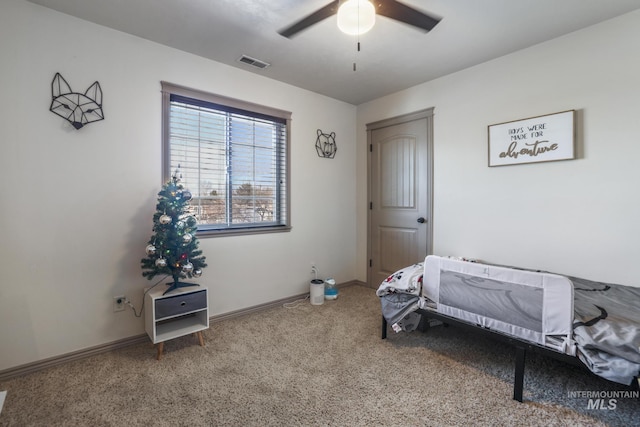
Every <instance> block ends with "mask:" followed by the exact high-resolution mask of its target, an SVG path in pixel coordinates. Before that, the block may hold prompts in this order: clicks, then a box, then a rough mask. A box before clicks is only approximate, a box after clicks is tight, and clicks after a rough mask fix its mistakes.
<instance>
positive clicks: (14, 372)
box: [0, 280, 366, 381]
mask: <svg viewBox="0 0 640 427" xmlns="http://www.w3.org/2000/svg"><path fill="white" fill-rule="evenodd" d="M352 285H362V286H366V284H365V283H363V282H360V281H358V280H352V281H350V282H345V283H342V284H339V285H338V287H339V288H344V287H347V286H352ZM308 296H309V293H304V294H299V295H294V296H291V297H287V298H281V299H278V300H275V301H270V302H267V303H264V304H259V305H254V306H252V307H248V308H243V309H241V310H236V311H231V312H228V313H223V314H217V315H215V316H211V317H210V318H209V324H211V323H217V322H222V321H223V320H229V319H233V318H236V317H240V316H245V315H247V314H252V313H257V312H260V311H264V310H268V309H271V308H275V307H279V306H281V305H283V304H286V303H290V302H293V301H297V300H299V299H302V298H305V297H308ZM148 341H150V340H149V336H148V335H147V334H140V335H135V336H132V337H128V338H122V339H119V340H117V341H112V342H109V343H106V344H100V345H97V346H94V347H89V348H85V349H82V350H77V351H74V352H71V353H66V354H62V355H60V356H54V357H50V358H48V359H43V360H39V361H36V362H32V363H27V364H25V365H20V366H16V367H14V368H9V369H5V370H3V371H0V381H5V380H8V379H10V378H15V377H19V376H22V375H28V374H31V373H34V372H37V371H41V370H43V369H46V368H50V367H52V366H58V365H62V364H64V363H68V362H72V361H74V360H79V359H85V358H87V357H90V356H94V355H96V354H100V353H106V352H109V351H114V350H117V349H119V348H123V347H128V346H131V345H136V344H141V343H144V342H148Z"/></svg>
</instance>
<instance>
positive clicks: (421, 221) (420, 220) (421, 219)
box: [418, 217, 426, 224]
mask: <svg viewBox="0 0 640 427" xmlns="http://www.w3.org/2000/svg"><path fill="white" fill-rule="evenodd" d="M425 221H426V219H424V218H423V217H420V218H418V222H419V223H420V224H424V222H425Z"/></svg>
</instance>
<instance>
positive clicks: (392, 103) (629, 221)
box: [357, 11, 640, 286]
mask: <svg viewBox="0 0 640 427" xmlns="http://www.w3.org/2000/svg"><path fill="white" fill-rule="evenodd" d="M638 40H640V11H636V12H632V13H629V14H627V15H624V16H621V17H619V18H616V19H613V20H610V21H607V22H604V23H601V24H599V25H595V26H593V27H590V28H587V29H584V30H582V31H578V32H575V33H572V34H569V35H567V36H565V37H562V38H559V39H555V40H552V41H550V42H546V43H543V44H540V45H537V46H534V47H532V48H529V49H526V50H523V51H519V52H516V53H514V54H511V55H507V56H504V57H502V58H499V59H496V60H493V61H491V62H488V63H485V64H482V65H479V66H476V67H473V68H470V69H467V70H464V71H461V72H458V73H455V74H452V75H449V76H446V77H443V78H440V79H438V80H435V81H432V82H429V83H425V84H422V85H419V86H415V87H412V88H410V89H408V90H405V91H402V92H398V93H395V94H392V95H390V96H387V97H385V98H381V99H378V100H375V101H372V102H370V103H368V104H364V105H361V106H359V107H358V129H357V131H358V155H357V169H358V218H359V219H360V220H361V221H360V222H359V223H358V277H359V279H360V280H365V278H366V262H365V258H366V250H367V248H366V221H365V220H364V218H366V215H367V213H366V208H365V207H366V176H367V171H366V169H367V163H366V162H367V161H366V157H367V154H366V134H365V126H366V124H367V123H370V122H374V121H377V120H380V119H384V118H387V117H393V116H398V115H401V114H406V113H409V112H413V111H417V110H421V109H424V108H427V107H435V116H434V132H435V135H434V138H435V145H434V159H435V167H434V175H435V176H434V198H435V202H434V210H435V212H434V218H433V221H434V253H436V254H440V255H456V256H467V257H473V258H479V259H482V260H486V261H489V262H495V263H501V264H510V265H517V266H522V267H529V268H537V269H545V270H549V271H555V272H560V273H565V274H571V275H575V276H578V277H585V278H589V279H593V280H603V281H611V282H618V283H623V284H627V285H633V286H640V280H639V279H638V277H637V272H636V266H637V265H638V260H640V244H638V239H639V237H640V221H638V218H640V198H639V197H638V183H640V167H638V161H639V159H640V143H639V133H638V118H639V117H640V102H639V100H640V84H639V83H638V82H639V76H640V56H639V55H638V54H637V52H638ZM570 109H575V110H577V116H578V159H577V160H571V161H560V162H552V163H538V164H528V165H517V166H507V167H497V168H489V167H487V126H488V125H491V124H496V123H502V122H506V121H511V120H518V119H523V118H528V117H534V116H538V115H544V114H550V113H555V112H560V111H565V110H570Z"/></svg>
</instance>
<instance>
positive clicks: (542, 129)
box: [489, 110, 575, 167]
mask: <svg viewBox="0 0 640 427" xmlns="http://www.w3.org/2000/svg"><path fill="white" fill-rule="evenodd" d="M574 127H575V110H570V111H563V112H561V113H555V114H549V115H546V116H538V117H532V118H530V119H524V120H515V121H512V122H506V123H499V124H496V125H490V126H489V167H492V166H506V165H516V164H521V163H536V162H550V161H555V160H570V159H574V158H575V150H574V146H575V130H574Z"/></svg>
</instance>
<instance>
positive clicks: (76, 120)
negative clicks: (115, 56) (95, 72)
mask: <svg viewBox="0 0 640 427" xmlns="http://www.w3.org/2000/svg"><path fill="white" fill-rule="evenodd" d="M51 97H52V99H51V106H50V107H49V111H51V112H52V113H55V114H57V115H59V116H60V117H62V118H64V119H65V120H67V121H68V122H69V123H71V124H72V125H73V127H74V128H76V129H80V128H81V127H83V126H84V125H86V124H87V123H92V122H97V121H98V120H104V113H103V112H102V89H101V88H100V83H98V82H95V83H94V84H92V85H91V86H89V88H88V89H87V90H86V91H85V92H84V93H79V92H74V91H72V90H71V87H70V86H69V83H67V81H66V80H65V79H64V78H63V77H62V76H61V75H60V73H56V75H55V76H54V77H53V81H52V82H51Z"/></svg>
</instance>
